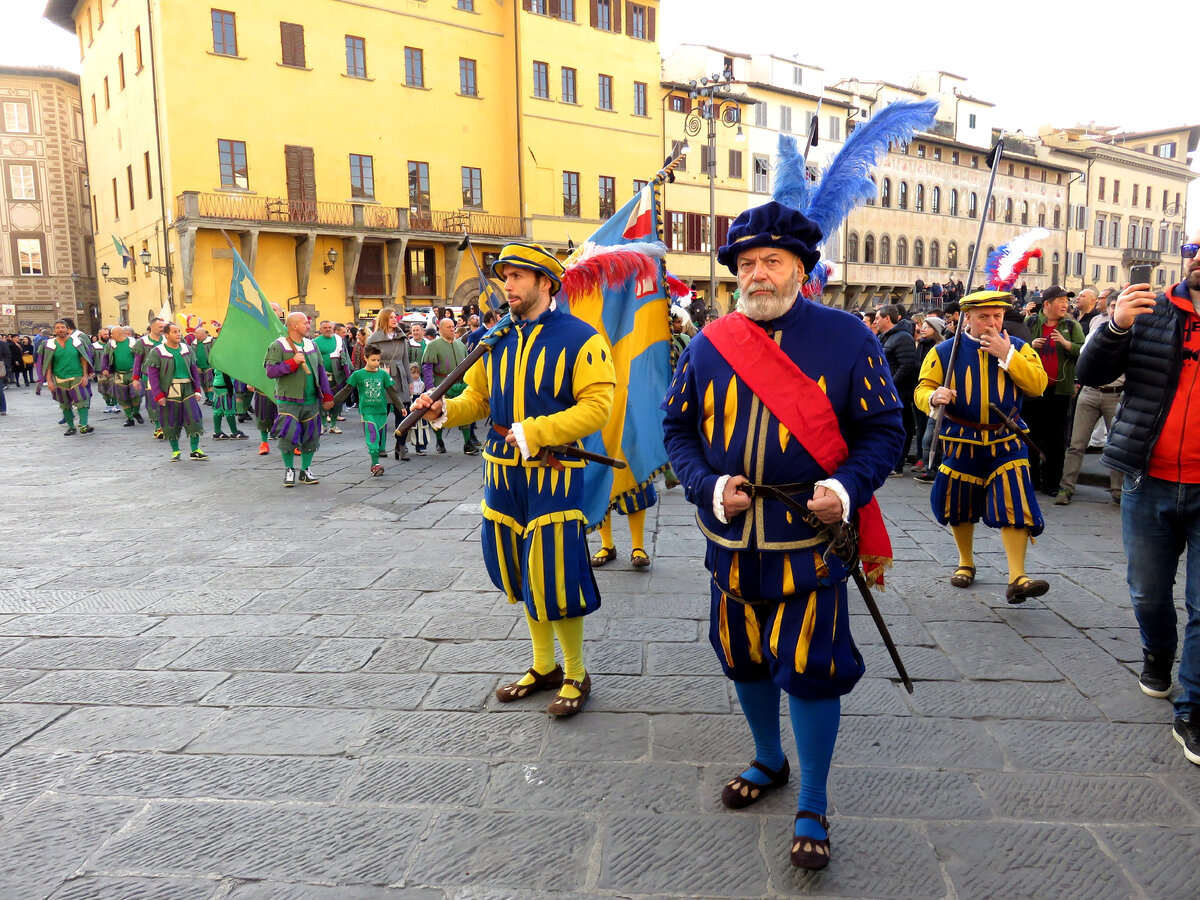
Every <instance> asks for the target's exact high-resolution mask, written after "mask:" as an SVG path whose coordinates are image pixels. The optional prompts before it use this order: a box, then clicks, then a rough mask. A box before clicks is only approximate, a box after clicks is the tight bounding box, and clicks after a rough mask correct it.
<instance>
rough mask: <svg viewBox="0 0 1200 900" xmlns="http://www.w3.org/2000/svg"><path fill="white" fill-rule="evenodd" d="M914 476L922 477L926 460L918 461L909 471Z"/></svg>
mask: <svg viewBox="0 0 1200 900" xmlns="http://www.w3.org/2000/svg"><path fill="white" fill-rule="evenodd" d="M908 471H909V472H911V473H912V474H913V475H920V474H921V473H922V472H924V471H925V460H923V459H918V460H917V461H916V463H915V464H914V465H913V467H912V468H911V469H909V470H908Z"/></svg>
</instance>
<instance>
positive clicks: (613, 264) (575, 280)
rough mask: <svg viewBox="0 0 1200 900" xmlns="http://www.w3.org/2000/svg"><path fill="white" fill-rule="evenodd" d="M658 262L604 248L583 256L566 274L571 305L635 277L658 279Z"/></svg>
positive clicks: (635, 252)
mask: <svg viewBox="0 0 1200 900" xmlns="http://www.w3.org/2000/svg"><path fill="white" fill-rule="evenodd" d="M655 274H656V267H655V260H654V259H652V258H651V257H649V256H647V255H646V254H645V253H640V252H638V251H636V250H624V249H621V248H620V247H617V248H614V249H611V250H610V249H608V248H603V249H601V250H597V251H595V252H593V253H587V254H584V255H582V256H580V257H579V258H578V259H577V260H576V261H575V262H574V263H572V264H571V265H570V266H569V267H568V268H567V270H566V272H564V273H563V277H562V288H563V291H564V292H565V293H566V295H567V300H568V302H569V301H570V300H572V299H573V298H575V297H580V296H582V295H584V294H585V293H588V292H589V291H591V290H593V289H595V288H597V287H600V288H604V287H615V286H617V285H622V284H625V283H627V282H628V281H629V280H630V279H631V278H637V279H643V278H654V276H655Z"/></svg>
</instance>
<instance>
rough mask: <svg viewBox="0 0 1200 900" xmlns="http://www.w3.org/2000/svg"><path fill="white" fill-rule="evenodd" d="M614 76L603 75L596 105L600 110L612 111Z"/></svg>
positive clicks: (600, 79)
mask: <svg viewBox="0 0 1200 900" xmlns="http://www.w3.org/2000/svg"><path fill="white" fill-rule="evenodd" d="M612 81H613V80H612V76H611V75H601V76H600V78H599V93H598V96H597V101H596V105H597V106H598V107H599V108H600V109H612V108H613V105H612Z"/></svg>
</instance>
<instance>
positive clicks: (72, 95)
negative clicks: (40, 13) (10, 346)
mask: <svg viewBox="0 0 1200 900" xmlns="http://www.w3.org/2000/svg"><path fill="white" fill-rule="evenodd" d="M0 177H2V178H3V184H2V186H0V332H3V333H13V332H19V333H22V334H30V333H32V332H34V331H36V330H38V329H40V328H44V327H48V326H50V325H51V324H52V323H53V322H54V320H55V319H57V318H60V317H63V316H66V317H69V318H72V319H74V320H75V323H76V324H77V325H78V326H79V327H80V328H82V329H84V330H85V331H87V330H92V329H94V327H95V324H96V322H97V320H98V312H99V311H98V309H97V304H98V295H97V291H96V279H95V269H94V265H95V252H94V248H93V246H92V230H91V225H90V220H91V212H90V210H89V206H88V205H89V192H88V181H87V179H88V174H87V159H86V157H85V156H84V143H83V116H82V107H81V105H80V98H79V76H77V75H74V74H72V73H70V72H64V71H61V70H59V69H40V68H24V67H14V66H0Z"/></svg>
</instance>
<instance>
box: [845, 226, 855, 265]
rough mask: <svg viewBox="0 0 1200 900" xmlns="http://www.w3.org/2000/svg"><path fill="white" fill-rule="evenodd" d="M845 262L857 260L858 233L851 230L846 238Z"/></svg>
mask: <svg viewBox="0 0 1200 900" xmlns="http://www.w3.org/2000/svg"><path fill="white" fill-rule="evenodd" d="M846 262H852V263H856V262H858V235H857V234H854V233H853V232H851V234H850V237H848V238H846Z"/></svg>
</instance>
